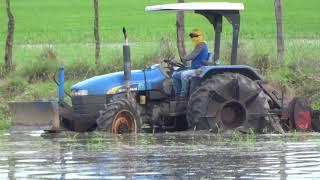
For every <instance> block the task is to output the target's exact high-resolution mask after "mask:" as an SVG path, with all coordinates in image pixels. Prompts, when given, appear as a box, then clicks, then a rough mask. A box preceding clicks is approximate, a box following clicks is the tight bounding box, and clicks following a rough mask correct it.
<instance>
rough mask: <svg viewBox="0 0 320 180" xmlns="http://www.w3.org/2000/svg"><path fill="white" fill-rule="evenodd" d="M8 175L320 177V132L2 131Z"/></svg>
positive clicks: (2, 164) (3, 175)
mask: <svg viewBox="0 0 320 180" xmlns="http://www.w3.org/2000/svg"><path fill="white" fill-rule="evenodd" d="M0 143H1V146H0V179H306V178H309V179H319V178H320V136H319V135H317V134H292V135H290V136H289V137H280V136H278V135H264V136H257V137H255V136H250V135H248V136H243V135H239V134H236V135H232V136H221V135H218V136H214V135H212V134H209V133H205V132H197V133H192V132H186V133H163V134H156V135H152V134H139V135H136V136H117V137H112V136H110V135H106V134H102V133H84V134H76V133H70V132H68V133H59V134H45V133H44V132H43V131H21V130H20V131H13V130H12V131H8V132H1V133H0Z"/></svg>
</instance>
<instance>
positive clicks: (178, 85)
mask: <svg viewBox="0 0 320 180" xmlns="http://www.w3.org/2000/svg"><path fill="white" fill-rule="evenodd" d="M189 36H190V38H191V40H192V42H193V44H194V46H195V47H194V49H193V51H192V52H191V53H190V54H188V55H186V56H184V57H182V58H181V61H182V62H183V63H185V62H186V61H190V60H191V68H187V69H183V70H178V71H175V72H174V73H173V75H172V79H173V87H174V91H175V96H176V97H177V99H180V100H181V99H185V98H186V97H187V95H188V88H189V80H190V78H191V77H192V76H193V75H194V74H195V72H196V70H197V69H200V68H201V67H202V66H206V65H207V62H208V45H207V44H206V42H205V41H204V38H203V33H202V32H201V31H200V30H199V29H193V30H192V32H191V33H190V34H189Z"/></svg>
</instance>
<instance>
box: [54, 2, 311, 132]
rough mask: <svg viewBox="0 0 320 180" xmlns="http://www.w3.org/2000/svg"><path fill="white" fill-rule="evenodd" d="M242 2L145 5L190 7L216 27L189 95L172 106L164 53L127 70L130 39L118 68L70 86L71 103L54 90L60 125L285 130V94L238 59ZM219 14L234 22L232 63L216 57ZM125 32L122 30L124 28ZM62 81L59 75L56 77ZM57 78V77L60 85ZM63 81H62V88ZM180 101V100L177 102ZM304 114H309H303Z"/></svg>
mask: <svg viewBox="0 0 320 180" xmlns="http://www.w3.org/2000/svg"><path fill="white" fill-rule="evenodd" d="M243 9H244V7H243V4H241V3H181V4H165V5H157V6H148V7H146V11H192V12H194V13H196V14H199V15H202V16H204V17H205V18H206V19H207V20H209V22H210V23H211V24H212V25H213V28H214V37H215V40H214V51H213V58H212V59H211V60H209V62H211V64H212V65H208V66H206V67H204V68H203V70H202V71H201V73H198V74H197V75H195V76H194V77H193V78H192V79H191V80H190V89H189V93H188V94H189V96H188V100H185V101H184V102H183V103H182V104H184V105H185V107H184V108H182V110H181V109H180V110H179V111H178V110H177V103H178V102H177V101H176V100H175V97H174V92H173V88H172V79H171V75H172V72H173V71H179V69H181V68H184V65H183V64H182V63H178V62H175V61H173V60H170V59H169V60H168V59H167V60H164V63H165V64H167V67H162V66H160V65H158V64H155V65H152V66H151V67H147V68H144V69H141V70H131V61H130V48H129V45H128V42H127V41H126V44H125V45H124V46H123V56H124V71H122V72H115V73H111V74H105V75H100V76H95V77H92V78H90V79H87V80H84V81H82V82H79V83H77V84H75V85H73V86H72V88H71V90H72V95H71V98H72V106H68V105H67V104H66V103H64V101H63V97H62V96H63V94H61V97H60V103H59V105H60V116H61V119H62V120H61V122H62V124H63V126H64V127H65V128H67V129H69V130H73V131H80V132H81V131H90V130H95V129H99V130H103V131H107V132H111V133H115V134H117V133H135V132H140V131H177V130H188V129H192V130H210V131H213V132H217V131H219V130H222V131H228V130H235V129H238V130H240V131H244V132H246V131H248V130H249V129H252V130H254V131H257V132H262V131H263V130H264V129H265V128H266V127H271V128H273V129H275V130H276V131H279V132H283V128H282V127H283V126H281V125H280V120H281V119H285V118H287V117H288V116H285V115H284V113H283V112H284V106H285V105H284V103H283V102H284V101H283V99H284V98H283V97H282V96H281V95H279V93H277V92H276V91H275V89H273V88H272V87H270V86H269V85H268V84H267V83H266V82H264V81H263V79H262V77H261V76H260V75H259V73H258V72H257V71H256V70H255V69H254V68H252V67H249V66H244V65H237V46H238V34H239V28H240V12H241V11H242V10H243ZM223 19H226V20H227V21H228V22H229V23H230V24H231V25H232V27H233V38H232V52H231V65H216V62H217V61H218V60H219V58H220V57H219V53H220V39H221V31H222V24H223ZM124 35H125V37H126V32H125V30H124ZM61 81H63V78H62V80H61ZM62 85H63V82H60V86H62ZM62 88H63V87H60V90H61V92H62V91H63V90H62ZM179 103H181V102H179ZM307 118H308V117H307Z"/></svg>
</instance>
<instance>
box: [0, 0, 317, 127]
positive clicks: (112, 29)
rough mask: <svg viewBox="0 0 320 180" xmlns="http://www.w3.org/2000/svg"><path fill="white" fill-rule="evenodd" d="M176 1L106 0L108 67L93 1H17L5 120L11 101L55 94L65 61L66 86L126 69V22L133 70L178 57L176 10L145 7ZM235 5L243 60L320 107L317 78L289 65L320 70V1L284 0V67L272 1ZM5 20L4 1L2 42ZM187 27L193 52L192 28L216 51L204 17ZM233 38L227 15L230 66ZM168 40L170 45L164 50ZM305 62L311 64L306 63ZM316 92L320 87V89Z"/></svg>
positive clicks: (103, 28)
mask: <svg viewBox="0 0 320 180" xmlns="http://www.w3.org/2000/svg"><path fill="white" fill-rule="evenodd" d="M194 1H209V0H194ZM211 1H215V0H211ZM222 1H223V0H222ZM175 2H176V0H157V1H151V0H139V1H137V0H126V1H119V0H108V1H100V33H101V43H102V47H101V65H100V66H98V67H97V66H95V64H94V62H95V60H94V40H93V27H92V26H93V2H92V0H83V1H76V0H68V1H65V0H55V1H54V0H47V1H39V0H28V1H12V2H11V4H12V11H13V14H14V16H15V19H16V29H15V34H14V49H13V59H14V64H15V67H16V70H15V71H14V72H13V73H11V74H9V75H8V74H7V73H6V72H5V71H4V70H3V68H2V66H3V65H2V64H1V61H0V91H1V98H0V103H1V104H4V107H5V108H2V110H1V111H0V114H3V115H2V116H0V126H2V125H1V122H4V124H6V122H8V119H9V121H10V118H8V114H7V112H8V109H7V107H6V103H7V102H8V101H11V100H32V99H56V96H57V88H56V86H55V84H54V83H53V82H52V81H50V79H51V76H52V74H53V72H54V71H55V70H56V68H57V66H58V65H59V64H63V65H64V66H65V69H66V76H67V80H68V81H67V85H66V89H67V90H68V89H69V88H70V86H71V85H72V84H74V83H75V82H77V81H80V80H83V79H86V78H88V77H91V76H93V75H96V74H104V73H110V72H114V71H119V70H121V67H122V66H121V64H122V41H123V37H122V31H121V29H122V27H123V26H125V27H127V29H128V33H129V40H130V44H131V51H132V52H131V54H132V63H133V67H134V68H142V67H144V66H145V65H151V64H153V63H159V62H160V60H161V58H162V57H163V54H165V53H166V52H167V51H168V50H170V51H172V52H173V53H174V54H176V57H177V50H176V48H175V13H168V12H145V11H144V7H145V6H148V5H155V4H163V3H175ZM186 2H191V1H190V0H186ZM229 2H243V3H244V5H245V10H244V11H243V12H242V14H241V15H242V16H241V31H240V39H239V58H238V59H239V62H240V63H242V64H250V65H253V66H255V67H257V68H259V69H260V70H261V72H262V73H263V75H264V76H265V77H266V78H267V79H269V80H271V81H273V82H276V83H278V84H281V85H288V86H290V87H291V88H292V89H295V90H296V91H297V92H296V93H297V94H299V95H307V96H308V97H312V100H313V104H314V107H317V108H320V105H319V104H320V103H319V102H320V101H319V99H320V98H319V97H320V95H316V96H312V95H310V93H311V92H310V91H309V89H308V87H309V85H310V84H311V85H312V84H315V83H314V82H312V81H304V79H303V78H301V77H298V76H297V75H295V73H296V72H295V71H294V70H293V69H292V68H290V66H292V65H295V64H297V63H299V64H301V67H306V68H303V73H305V74H308V75H311V76H317V75H318V74H319V75H320V72H319V73H318V72H317V71H314V70H312V69H310V68H309V66H310V65H309V66H308V65H307V64H308V62H310V63H315V62H317V61H318V60H319V57H320V51H319V48H320V31H319V29H320V21H319V19H320V13H318V7H319V5H320V1H318V0H308V2H307V3H306V2H303V1H301V0H283V11H284V12H283V13H284V31H285V50H286V53H285V60H286V65H287V66H284V67H282V66H279V65H278V64H279V63H278V62H277V61H276V38H275V36H276V30H275V18H274V7H273V0H250V1H249V0H229ZM6 23H7V17H6V12H5V7H4V6H3V5H1V6H0V39H3V40H5V36H6V31H7V24H6ZM185 25H186V34H185V35H186V36H185V39H186V43H187V49H188V50H189V51H190V50H191V49H192V45H191V42H189V38H188V36H187V34H188V32H189V31H190V30H191V29H193V28H200V29H201V30H202V31H203V32H204V33H205V36H206V39H207V42H208V44H209V48H210V49H213V42H212V39H213V28H212V26H211V25H210V24H209V23H208V21H207V20H206V19H205V18H203V17H202V16H199V15H195V14H193V13H186V23H185ZM161 39H165V40H164V41H163V40H161ZM230 42H231V27H230V25H229V24H228V23H227V21H226V20H225V21H224V26H223V33H222V48H221V59H222V60H223V62H224V63H226V64H227V63H229V62H230V60H229V59H230ZM160 44H162V45H160ZM163 44H168V45H166V46H165V48H163ZM4 45H5V43H4V41H1V42H0V58H1V57H4ZM48 52H52V53H53V54H54V58H50V57H47V56H46V54H47V53H48ZM303 61H305V62H306V63H304V64H303V63H301V62H303ZM297 80H300V81H303V82H304V83H303V85H299V84H294V83H293V82H295V81H297ZM316 85H318V84H316ZM314 86H315V85H314ZM319 87H320V85H319ZM312 89H313V91H316V90H317V88H316V87H315V88H312ZM318 89H319V88H318ZM4 114H5V115H4ZM1 120H3V121H1ZM3 126H6V125H3ZM0 128H1V127H0Z"/></svg>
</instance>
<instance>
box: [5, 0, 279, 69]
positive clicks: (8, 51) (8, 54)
mask: <svg viewBox="0 0 320 180" xmlns="http://www.w3.org/2000/svg"><path fill="white" fill-rule="evenodd" d="M177 2H178V3H184V2H185V1H184V0H177ZM5 7H6V12H7V18H8V30H7V37H6V44H5V55H4V65H5V69H6V70H7V71H11V70H13V68H14V67H13V58H12V49H13V43H14V30H15V18H14V16H13V13H12V11H11V4H10V0H5ZM274 7H275V17H276V27H277V58H278V60H279V61H281V62H283V59H284V32H283V17H282V3H281V0H274ZM93 8H94V24H93V32H94V39H95V64H96V65H98V64H99V61H100V34H99V0H93ZM184 34H185V28H184V12H180V11H179V12H177V15H176V35H177V42H176V43H177V49H178V53H179V56H180V57H183V56H185V55H186V48H185V42H184Z"/></svg>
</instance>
